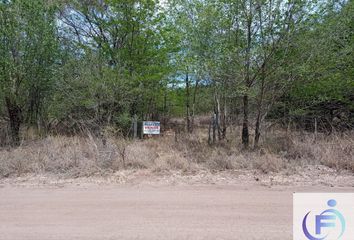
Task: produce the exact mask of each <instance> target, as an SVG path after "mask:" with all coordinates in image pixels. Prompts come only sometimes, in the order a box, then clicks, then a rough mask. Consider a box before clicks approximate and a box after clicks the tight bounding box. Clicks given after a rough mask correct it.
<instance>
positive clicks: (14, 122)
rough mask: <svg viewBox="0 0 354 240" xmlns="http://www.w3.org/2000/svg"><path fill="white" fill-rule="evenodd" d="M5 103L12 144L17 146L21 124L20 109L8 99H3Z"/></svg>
mask: <svg viewBox="0 0 354 240" xmlns="http://www.w3.org/2000/svg"><path fill="white" fill-rule="evenodd" d="M5 102H6V107H7V111H8V114H9V118H10V129H11V140H12V144H13V145H16V146H17V145H19V143H20V126H21V123H22V118H21V108H20V107H19V106H18V105H17V104H16V102H14V101H12V100H11V99H10V98H9V97H6V98H5Z"/></svg>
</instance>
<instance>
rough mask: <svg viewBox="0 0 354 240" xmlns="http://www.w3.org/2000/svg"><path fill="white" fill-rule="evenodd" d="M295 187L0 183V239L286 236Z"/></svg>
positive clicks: (244, 239) (167, 239)
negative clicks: (33, 184) (12, 185)
mask: <svg viewBox="0 0 354 240" xmlns="http://www.w3.org/2000/svg"><path fill="white" fill-rule="evenodd" d="M294 190H295V189H292V188H289V187H288V188H276V189H269V188H267V187H261V186H218V185H204V186H158V187H153V186H124V185H123V186H103V187H102V186H89V187H74V186H66V187H63V188H53V187H46V186H42V187H27V188H24V187H11V186H5V187H2V188H0V239H1V240H15V239H16V240H41V239H45V240H54V239H55V240H59V239H60V240H61V239H62V240H64V239H65V240H76V239H80V240H81V239H85V240H93V239H95V240H96V239H97V240H108V239H110V240H113V239H114V240H116V239H134V240H138V239H154V240H159V239H161V240H170V239H176V240H177V239H178V240H183V239H193V240H194V239H197V240H198V239H211V240H216V239H242V240H247V239H262V240H265V239H271V240H277V239H282V240H284V239H291V236H292V233H291V232H292V192H293V191H294ZM302 190H304V189H302ZM305 190H307V191H312V190H322V191H326V189H325V188H317V189H316V188H313V187H312V188H310V189H305ZM327 190H328V189H327ZM330 190H331V191H333V188H331V189H330ZM336 190H338V191H348V190H349V191H350V190H353V189H336Z"/></svg>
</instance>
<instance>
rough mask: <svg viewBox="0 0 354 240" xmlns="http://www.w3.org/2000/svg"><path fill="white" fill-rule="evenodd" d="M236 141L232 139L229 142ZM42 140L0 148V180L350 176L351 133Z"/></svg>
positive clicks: (353, 141)
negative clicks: (314, 169)
mask: <svg viewBox="0 0 354 240" xmlns="http://www.w3.org/2000/svg"><path fill="white" fill-rule="evenodd" d="M233 139H236V138H233ZM104 142H105V144H103V141H102V140H101V139H99V138H94V137H92V136H91V135H89V136H88V137H78V136H77V137H65V136H48V137H46V138H44V139H41V140H35V141H28V142H25V143H24V144H22V145H21V146H20V147H17V148H0V177H10V176H20V175H23V174H26V173H33V174H42V173H51V174H56V175H61V176H63V177H82V176H94V175H100V176H101V175H107V174H111V173H113V172H116V171H119V170H122V169H151V170H152V171H153V172H156V173H159V172H168V171H170V170H180V171H183V172H195V171H198V170H201V169H203V170H205V169H207V170H211V171H222V170H229V169H254V170H257V171H261V172H263V173H271V172H278V171H282V170H284V169H287V170H289V169H290V170H292V171H293V169H301V167H304V166H306V165H325V166H328V167H330V168H334V169H336V170H338V171H341V170H349V171H352V172H354V133H347V134H343V135H332V136H324V135H319V136H317V138H316V140H315V139H314V137H313V135H312V134H307V135H304V134H299V133H286V132H284V131H278V132H273V133H272V134H268V135H265V136H264V137H263V139H262V147H261V148H259V149H257V150H249V151H244V150H242V148H241V144H240V143H239V142H236V141H232V140H229V141H223V142H219V143H218V144H216V145H214V146H209V145H208V144H207V136H206V135H205V133H204V132H202V131H201V130H200V131H196V133H195V134H192V135H189V134H180V135H179V136H178V138H177V141H176V138H175V136H161V137H158V138H152V139H146V140H135V141H132V140H126V139H123V138H114V137H108V138H107V140H105V141H104Z"/></svg>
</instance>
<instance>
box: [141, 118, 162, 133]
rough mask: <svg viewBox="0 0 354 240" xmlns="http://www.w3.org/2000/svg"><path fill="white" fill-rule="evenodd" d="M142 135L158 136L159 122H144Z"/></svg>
mask: <svg viewBox="0 0 354 240" xmlns="http://www.w3.org/2000/svg"><path fill="white" fill-rule="evenodd" d="M143 133H144V134H160V122H153V121H145V122H143Z"/></svg>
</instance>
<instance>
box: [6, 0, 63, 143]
mask: <svg viewBox="0 0 354 240" xmlns="http://www.w3.org/2000/svg"><path fill="white" fill-rule="evenodd" d="M0 41H1V45H0V53H1V56H2V57H1V59H0V88H1V91H2V92H3V97H4V99H5V104H6V109H7V112H8V116H9V119H10V127H11V136H12V141H13V143H14V144H18V143H19V140H20V139H19V131H20V126H21V124H22V123H24V122H25V123H28V124H37V121H39V120H40V117H41V114H42V110H43V107H44V101H45V100H46V98H47V97H48V94H49V92H50V90H51V87H52V83H53V76H54V69H53V67H54V65H55V60H56V52H57V37H56V24H55V7H54V6H51V5H49V6H48V5H47V3H46V1H44V0H43V1H41V0H38V1H23V0H15V1H2V2H1V3H0Z"/></svg>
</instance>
